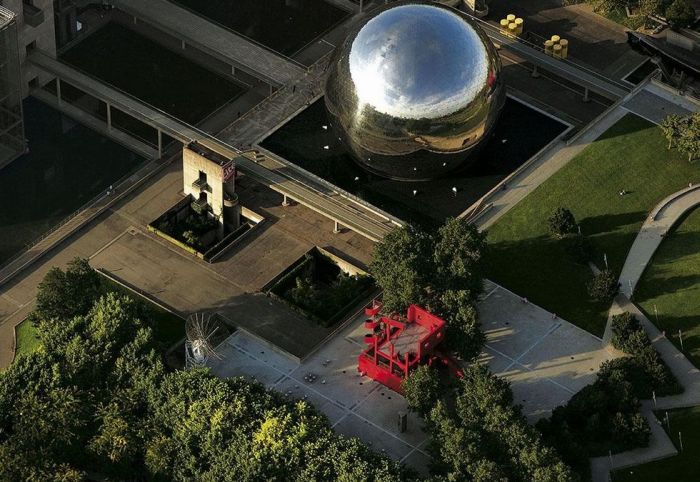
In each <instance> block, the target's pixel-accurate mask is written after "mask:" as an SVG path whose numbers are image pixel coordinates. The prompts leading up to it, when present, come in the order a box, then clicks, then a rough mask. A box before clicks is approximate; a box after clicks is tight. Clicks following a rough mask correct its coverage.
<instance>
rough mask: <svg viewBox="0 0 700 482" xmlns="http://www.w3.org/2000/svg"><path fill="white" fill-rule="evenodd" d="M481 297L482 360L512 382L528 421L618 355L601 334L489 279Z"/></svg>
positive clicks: (587, 381) (562, 401)
mask: <svg viewBox="0 0 700 482" xmlns="http://www.w3.org/2000/svg"><path fill="white" fill-rule="evenodd" d="M485 288H486V290H485V295H484V296H483V297H482V300H481V301H480V303H479V319H480V321H481V325H482V329H483V330H484V332H485V333H486V338H487V341H486V346H485V347H484V351H483V352H482V354H481V358H480V359H481V361H482V362H483V363H488V366H489V369H490V370H491V371H492V372H493V373H494V374H496V375H498V376H500V377H503V378H505V379H506V380H508V381H509V382H510V383H511V388H512V389H513V395H514V401H515V403H516V404H519V405H521V406H522V408H523V413H524V414H525V416H526V417H527V418H528V420H529V421H531V422H535V421H537V420H539V419H540V418H543V417H548V416H549V415H550V413H551V411H552V409H553V408H555V407H557V406H559V405H563V404H565V403H566V402H568V400H569V399H570V398H571V397H572V396H573V395H574V394H575V393H576V392H578V391H579V390H581V389H582V388H583V387H585V386H586V385H588V384H590V383H593V381H594V380H595V376H596V373H597V372H598V368H599V367H600V365H601V363H603V362H604V361H606V360H610V359H612V358H616V357H617V356H619V354H617V353H616V352H615V351H614V350H612V349H611V348H609V347H604V346H603V343H602V340H601V339H600V338H598V337H596V336H594V335H592V334H590V333H588V332H587V331H585V330H582V329H581V328H578V327H577V326H574V325H572V324H571V323H569V322H568V321H565V320H562V319H561V318H558V317H556V316H555V315H554V314H553V313H550V312H548V311H546V310H544V309H542V308H540V307H539V306H537V305H534V304H532V303H530V302H528V301H527V300H525V299H523V298H521V297H520V296H518V295H516V294H514V293H512V292H510V291H508V290H507V289H505V288H503V287H501V286H499V285H496V284H495V283H492V282H487V283H486V286H485Z"/></svg>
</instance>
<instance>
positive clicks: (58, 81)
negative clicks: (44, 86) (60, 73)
mask: <svg viewBox="0 0 700 482" xmlns="http://www.w3.org/2000/svg"><path fill="white" fill-rule="evenodd" d="M56 99H57V101H58V105H59V106H60V105H61V102H62V100H61V78H60V77H56Z"/></svg>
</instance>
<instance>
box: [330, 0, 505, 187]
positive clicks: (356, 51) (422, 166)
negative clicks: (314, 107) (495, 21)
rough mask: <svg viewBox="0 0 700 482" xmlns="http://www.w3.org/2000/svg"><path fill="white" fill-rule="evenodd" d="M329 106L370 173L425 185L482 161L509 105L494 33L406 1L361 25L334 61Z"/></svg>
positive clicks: (343, 135) (438, 9) (462, 17)
mask: <svg viewBox="0 0 700 482" xmlns="http://www.w3.org/2000/svg"><path fill="white" fill-rule="evenodd" d="M325 94H326V95H325V101H326V108H327V110H328V112H329V114H330V115H331V118H332V120H333V127H334V128H335V129H336V131H337V132H338V136H339V137H340V138H341V140H342V141H343V142H344V144H345V145H346V146H347V148H348V150H349V151H350V152H351V154H352V155H353V157H354V158H355V159H356V161H358V162H359V163H360V164H362V165H363V166H365V167H366V168H367V169H368V170H370V171H372V172H374V173H377V174H380V175H383V176H386V177H391V178H396V179H406V180H422V179H430V178H434V177H438V176H440V175H442V174H445V173H447V172H449V171H451V170H453V169H455V168H456V167H458V166H460V165H464V163H465V161H468V160H472V159H473V157H474V156H472V154H474V152H475V151H476V149H477V147H478V146H479V145H480V144H481V143H482V142H483V141H484V140H485V139H486V138H488V136H489V134H490V132H491V130H492V127H493V125H494V123H495V122H496V119H497V118H498V114H499V113H500V110H501V108H502V107H503V104H504V101H505V88H504V86H503V82H502V80H501V63H500V59H499V58H498V54H497V53H496V50H495V48H494V47H493V45H492V44H491V42H490V41H489V39H488V38H487V36H486V34H484V33H483V32H482V30H481V29H480V28H479V27H478V26H477V25H475V24H474V22H473V21H472V20H470V19H469V18H468V17H466V16H465V15H463V14H461V13H460V12H458V11H456V10H454V9H452V8H449V7H445V6H441V5H437V4H428V3H425V4H424V3H415V2H411V3H400V4H398V5H397V4H394V5H391V6H389V7H385V8H383V9H380V10H379V11H378V12H377V13H375V14H374V15H373V16H371V17H370V18H369V19H368V20H365V21H364V23H363V24H362V25H360V26H358V27H356V28H355V30H354V31H353V32H352V33H351V34H350V35H349V36H348V38H347V39H346V40H345V42H343V44H341V45H340V46H339V47H338V48H337V49H336V52H335V54H334V57H333V59H332V61H331V63H330V65H329V71H328V77H327V80H326V92H325Z"/></svg>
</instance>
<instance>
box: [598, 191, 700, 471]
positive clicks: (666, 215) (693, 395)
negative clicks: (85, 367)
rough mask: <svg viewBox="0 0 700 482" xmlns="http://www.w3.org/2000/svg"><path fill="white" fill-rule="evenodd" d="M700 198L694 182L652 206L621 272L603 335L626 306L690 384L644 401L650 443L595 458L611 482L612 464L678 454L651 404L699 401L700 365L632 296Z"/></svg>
mask: <svg viewBox="0 0 700 482" xmlns="http://www.w3.org/2000/svg"><path fill="white" fill-rule="evenodd" d="M699 204H700V186H692V187H688V188H686V189H683V190H681V191H679V192H676V193H674V194H672V195H670V196H669V197H667V198H666V199H664V200H663V201H661V202H660V203H659V204H658V205H657V206H656V207H655V208H654V210H653V211H652V212H651V214H650V215H649V217H648V218H647V220H646V221H645V222H644V224H643V225H642V228H641V230H640V232H639V234H638V235H637V238H636V239H635V240H634V243H633V244H632V248H631V249H630V252H629V254H628V255H627V260H626V261H625V265H624V266H623V268H622V272H621V274H620V282H621V283H622V292H621V293H620V294H619V295H618V296H617V298H615V301H614V302H613V306H612V308H611V309H610V315H609V317H608V324H607V326H606V327H605V335H604V336H603V340H604V342H606V343H607V342H609V340H610V337H611V335H612V332H611V331H612V330H611V322H610V320H611V319H612V316H614V315H616V314H619V313H623V312H630V313H632V314H633V315H634V316H635V317H636V318H637V319H638V320H639V321H640V323H641V324H642V326H643V327H644V329H645V330H646V332H647V334H648V335H649V338H650V339H651V342H652V345H653V346H654V348H655V349H656V351H657V352H658V353H659V355H660V356H661V358H662V359H663V361H664V363H666V365H667V366H668V367H669V369H670V370H671V371H672V372H673V374H674V375H675V376H676V378H677V379H678V381H679V382H680V384H681V385H683V387H684V389H685V390H684V392H683V393H681V394H680V395H674V396H667V397H660V398H657V399H656V401H655V403H654V402H651V401H649V400H646V401H645V402H643V408H642V414H643V415H644V416H645V417H646V419H647V420H648V421H649V426H650V427H651V429H652V437H651V441H650V444H649V446H648V447H645V448H640V449H636V450H631V451H628V452H623V453H619V454H615V455H613V456H612V457H597V458H593V459H591V471H592V480H593V482H607V481H608V480H609V472H610V471H611V470H618V469H622V468H626V467H630V466H633V465H639V464H643V463H647V462H651V461H654V460H658V459H661V458H665V457H670V456H673V455H676V454H677V451H676V449H675V447H674V446H673V443H672V442H671V440H670V439H669V437H668V435H667V434H666V432H665V431H664V430H663V429H662V427H661V426H660V424H659V421H658V420H657V419H656V417H655V416H654V414H653V413H652V410H670V409H674V408H685V407H693V406H696V405H700V370H698V369H697V368H696V367H695V366H694V365H693V364H692V363H691V362H690V360H688V359H687V358H686V357H685V355H684V354H683V353H681V352H680V351H678V349H677V348H676V347H675V345H673V343H671V341H669V339H668V338H666V336H665V334H664V333H662V332H661V331H660V330H659V329H658V328H657V327H656V325H654V324H653V323H652V322H651V321H650V320H649V319H648V318H647V317H646V316H645V315H644V313H642V311H641V310H640V309H639V308H638V307H637V306H636V305H635V304H634V303H632V302H631V301H630V299H629V298H630V296H631V294H632V293H633V292H634V288H635V286H636V285H637V282H638V281H639V279H640V278H641V276H642V274H643V273H644V270H645V269H646V267H647V265H648V264H649V262H650V261H651V259H652V257H653V255H654V253H655V252H656V249H657V248H658V247H659V245H660V244H661V242H662V241H663V239H664V235H665V234H666V233H667V232H668V231H669V230H670V229H671V228H672V227H673V226H674V224H676V222H678V220H679V219H680V218H681V217H682V216H683V214H685V213H686V212H687V211H688V210H690V209H692V208H693V207H695V206H697V205H699Z"/></svg>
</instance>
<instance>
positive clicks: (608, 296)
mask: <svg viewBox="0 0 700 482" xmlns="http://www.w3.org/2000/svg"><path fill="white" fill-rule="evenodd" d="M619 291H620V283H619V282H618V280H617V276H616V275H615V274H614V273H613V272H612V271H611V270H609V269H604V270H602V271H601V272H599V273H598V274H596V275H595V276H593V279H592V280H591V281H590V282H589V283H588V295H589V296H590V297H591V299H592V300H593V301H599V302H609V301H612V299H613V298H615V296H616V295H617V293H618V292H619Z"/></svg>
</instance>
